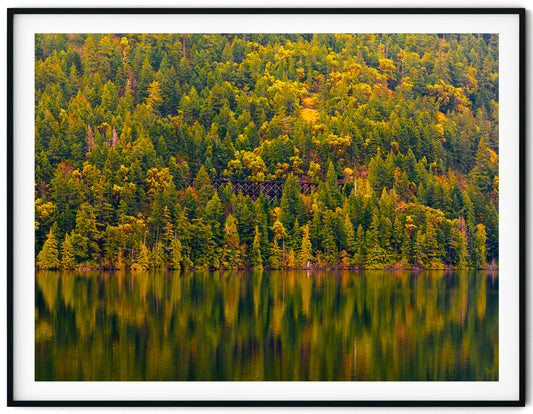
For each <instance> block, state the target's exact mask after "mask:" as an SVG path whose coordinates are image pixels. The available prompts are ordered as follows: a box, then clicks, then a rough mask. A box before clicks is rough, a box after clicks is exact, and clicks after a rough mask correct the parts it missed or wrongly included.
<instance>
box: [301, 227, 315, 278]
mask: <svg viewBox="0 0 533 414" xmlns="http://www.w3.org/2000/svg"><path fill="white" fill-rule="evenodd" d="M312 260H313V248H312V246H311V238H310V236H309V224H306V225H305V226H303V237H302V244H301V246H300V251H299V253H298V263H299V265H300V266H301V267H303V268H309V266H310V265H311V262H312Z"/></svg>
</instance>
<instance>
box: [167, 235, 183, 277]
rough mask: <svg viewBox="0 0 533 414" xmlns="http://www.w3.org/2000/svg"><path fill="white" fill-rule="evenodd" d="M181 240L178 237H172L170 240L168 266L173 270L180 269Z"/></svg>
mask: <svg viewBox="0 0 533 414" xmlns="http://www.w3.org/2000/svg"><path fill="white" fill-rule="evenodd" d="M181 249H182V247H181V242H180V239H178V238H177V237H174V238H173V239H172V240H171V242H170V263H169V268H170V269H174V270H179V269H181V261H182V257H181Z"/></svg>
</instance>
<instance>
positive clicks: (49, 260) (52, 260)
mask: <svg viewBox="0 0 533 414" xmlns="http://www.w3.org/2000/svg"><path fill="white" fill-rule="evenodd" d="M58 255H59V251H58V249H57V240H56V238H55V236H54V233H53V231H52V230H51V229H50V232H49V233H48V237H47V238H46V241H45V242H44V245H43V248H42V250H41V252H40V253H39V254H38V255H37V267H38V268H39V269H43V270H49V269H58V268H59V265H60V264H61V262H60V260H59V258H58Z"/></svg>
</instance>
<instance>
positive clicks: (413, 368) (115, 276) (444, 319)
mask: <svg viewBox="0 0 533 414" xmlns="http://www.w3.org/2000/svg"><path fill="white" fill-rule="evenodd" d="M35 280H36V283H35V293H36V296H35V300H36V302H35V319H36V321H35V378H36V380H38V381H54V380H58V381H112V380H117V381H137V380H139V381H158V380H161V381H195V380H197V381H270V380H273V381H307V380H310V381H388V380H391V381H403V380H406V381H433V380H435V381H469V380H474V381H487V380H488V381H495V380H498V273H497V272H490V273H487V272H481V271H476V272H474V271H470V272H466V271H464V272H443V271H431V272H422V273H420V272H418V273H413V272H409V271H402V272H386V271H364V272H351V271H324V272H305V271H287V272H281V271H272V272H164V273H163V272H144V273H125V272H114V273H107V272H38V273H37V274H36V279H35Z"/></svg>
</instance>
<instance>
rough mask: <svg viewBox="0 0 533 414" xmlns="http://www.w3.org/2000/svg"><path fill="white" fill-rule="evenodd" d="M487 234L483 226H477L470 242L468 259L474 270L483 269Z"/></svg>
mask: <svg viewBox="0 0 533 414" xmlns="http://www.w3.org/2000/svg"><path fill="white" fill-rule="evenodd" d="M486 241H487V232H486V231H485V226H484V225H483V224H478V225H477V226H476V229H475V230H474V237H473V241H472V254H471V256H470V259H471V261H472V267H473V268H474V269H483V268H484V267H485V265H486V264H487V262H486V246H485V243H486Z"/></svg>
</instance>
